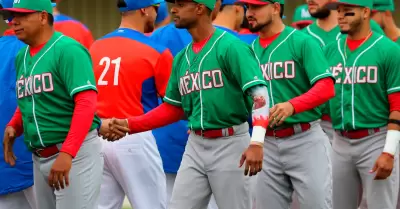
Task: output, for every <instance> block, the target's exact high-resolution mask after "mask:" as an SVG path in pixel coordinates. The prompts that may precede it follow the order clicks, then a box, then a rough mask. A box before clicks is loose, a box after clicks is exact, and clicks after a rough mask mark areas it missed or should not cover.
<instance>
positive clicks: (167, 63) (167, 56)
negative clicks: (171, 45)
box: [154, 49, 174, 97]
mask: <svg viewBox="0 0 400 209" xmlns="http://www.w3.org/2000/svg"><path fill="white" fill-rule="evenodd" d="M173 59H174V58H173V57H172V54H171V52H169V50H168V49H166V50H164V51H163V52H162V53H161V54H160V57H159V58H158V61H157V63H156V66H155V69H154V77H155V80H156V88H157V92H158V94H159V95H160V96H161V97H164V96H165V91H166V88H167V85H168V80H169V77H170V75H171V68H172V61H173Z"/></svg>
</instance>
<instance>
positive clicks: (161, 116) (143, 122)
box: [128, 103, 185, 134]
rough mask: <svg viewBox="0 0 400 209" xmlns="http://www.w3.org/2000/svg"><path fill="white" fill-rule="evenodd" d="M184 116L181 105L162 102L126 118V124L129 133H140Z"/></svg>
mask: <svg viewBox="0 0 400 209" xmlns="http://www.w3.org/2000/svg"><path fill="white" fill-rule="evenodd" d="M184 117H185V113H184V112H183V109H182V108H181V107H177V106H174V105H171V104H168V103H162V104H161V105H160V106H158V107H156V108H154V109H153V110H151V111H150V112H148V113H146V114H144V115H141V116H137V117H132V118H128V126H129V130H130V133H131V134H132V133H140V132H144V131H149V130H153V129H156V128H160V127H163V126H166V125H168V124H171V123H174V122H177V121H179V120H181V119H182V118H184Z"/></svg>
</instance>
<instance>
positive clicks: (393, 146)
mask: <svg viewBox="0 0 400 209" xmlns="http://www.w3.org/2000/svg"><path fill="white" fill-rule="evenodd" d="M399 141H400V131H396V130H388V131H387V135H386V143H385V147H384V148H383V152H386V153H389V154H392V155H395V154H396V152H397V147H398V145H399Z"/></svg>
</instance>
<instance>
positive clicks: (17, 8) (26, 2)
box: [2, 0, 53, 14]
mask: <svg viewBox="0 0 400 209" xmlns="http://www.w3.org/2000/svg"><path fill="white" fill-rule="evenodd" d="M2 10H3V11H8V12H18V13H33V12H42V11H45V12H47V13H49V14H53V7H52V6H51V1H50V0H14V1H13V6H12V7H11V8H4V9H2Z"/></svg>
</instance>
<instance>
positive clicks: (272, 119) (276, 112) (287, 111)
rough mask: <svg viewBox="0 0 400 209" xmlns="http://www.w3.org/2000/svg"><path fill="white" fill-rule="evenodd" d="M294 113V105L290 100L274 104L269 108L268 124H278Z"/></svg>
mask: <svg viewBox="0 0 400 209" xmlns="http://www.w3.org/2000/svg"><path fill="white" fill-rule="evenodd" d="M293 113H294V107H293V105H292V104H291V103H290V102H283V103H279V104H276V105H274V106H273V107H272V108H271V109H270V110H269V126H270V127H272V128H273V127H274V126H279V125H282V123H283V122H285V120H286V118H288V117H290V116H291V115H293Z"/></svg>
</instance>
